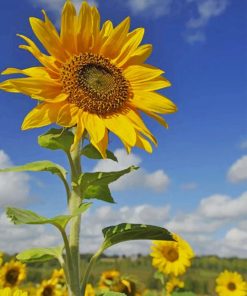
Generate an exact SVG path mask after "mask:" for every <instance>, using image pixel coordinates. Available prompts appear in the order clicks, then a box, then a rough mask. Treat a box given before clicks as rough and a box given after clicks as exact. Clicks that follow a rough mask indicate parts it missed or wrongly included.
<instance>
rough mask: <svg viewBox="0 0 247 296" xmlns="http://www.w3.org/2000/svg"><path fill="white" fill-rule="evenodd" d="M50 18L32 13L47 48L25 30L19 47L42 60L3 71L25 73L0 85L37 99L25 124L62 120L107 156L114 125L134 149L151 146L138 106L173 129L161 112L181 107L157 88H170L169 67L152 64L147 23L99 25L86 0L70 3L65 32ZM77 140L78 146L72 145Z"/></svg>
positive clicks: (94, 10)
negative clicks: (35, 64)
mask: <svg viewBox="0 0 247 296" xmlns="http://www.w3.org/2000/svg"><path fill="white" fill-rule="evenodd" d="M43 14H44V21H43V20H40V19H38V18H34V17H31V18H30V24H31V27H32V30H33V32H34V34H35V35H36V37H37V38H38V40H39V41H40V43H41V44H42V45H43V46H44V48H45V49H46V51H47V53H42V52H41V51H40V50H39V48H38V47H37V46H36V44H35V43H34V42H33V41H32V40H31V39H29V38H28V37H26V36H23V35H19V37H21V38H22V39H23V40H24V41H25V42H26V43H27V44H25V45H20V48H22V49H25V50H27V51H28V52H30V53H31V54H32V55H33V56H34V57H35V58H36V59H37V60H38V61H39V62H40V66H38V67H31V68H27V69H23V70H20V69H16V68H8V69H6V70H5V71H4V72H3V73H2V74H23V75H25V76H26V77H23V78H16V79H9V80H6V81H4V82H2V83H0V89H2V90H5V91H8V92H14V93H23V94H25V95H28V96H30V97H31V98H32V99H35V100H38V102H39V104H38V105H37V106H36V107H35V108H34V109H33V110H32V111H31V112H30V113H29V114H28V115H27V116H26V118H25V119H24V122H23V124H22V129H23V130H26V129H31V128H38V127H42V126H46V125H49V124H52V123H56V124H58V125H60V126H63V127H68V128H69V127H74V126H77V129H76V134H75V140H74V145H75V144H76V143H78V142H79V141H80V139H81V137H82V135H83V133H84V132H85V131H86V132H87V133H88V135H89V137H90V141H91V143H92V144H93V145H94V146H95V147H96V148H97V149H98V150H99V152H100V153H101V154H102V156H103V157H105V150H106V148H107V146H108V133H109V131H110V132H112V133H114V134H115V135H116V136H118V137H119V138H120V139H121V141H122V142H123V144H124V146H125V147H126V149H127V150H128V151H130V150H131V148H132V147H134V146H138V147H140V148H142V149H144V150H146V151H148V152H152V146H151V145H150V142H149V141H148V140H150V141H151V142H153V143H154V144H157V141H156V139H155V138H154V136H153V135H152V133H151V132H150V131H149V129H148V128H147V127H146V125H145V124H144V122H143V120H142V118H141V116H140V114H139V111H142V112H144V113H146V114H147V115H148V116H150V117H152V118H154V119H155V120H157V121H158V122H159V123H160V124H162V125H164V126H165V127H167V123H166V122H165V120H164V119H163V118H162V117H161V116H160V115H159V114H168V113H174V112H175V111H176V106H175V105H174V103H172V102H171V101H170V100H169V99H168V98H166V97H164V96H163V95H161V94H159V93H157V92H156V91H157V90H159V89H162V88H165V87H168V86H170V82H169V81H168V80H167V79H166V78H164V77H163V76H162V74H163V73H164V71H162V70H160V69H158V68H155V67H153V66H150V65H149V64H146V63H145V61H146V59H147V58H148V57H149V55H150V54H151V52H152V46H151V45H150V44H144V45H140V44H141V42H142V39H143V36H144V29H143V28H137V29H135V30H133V31H129V29H130V18H129V17H127V18H126V19H124V20H123V21H122V22H121V23H120V24H119V25H117V26H116V27H115V28H114V27H113V24H112V22H111V21H109V20H108V21H106V22H105V23H103V25H102V26H101V25H100V14H99V12H98V10H97V8H96V7H91V6H90V5H89V4H87V2H82V5H81V9H80V11H79V14H78V15H77V14H76V10H75V7H74V5H73V3H72V2H71V1H70V0H67V1H66V2H65V5H64V8H63V11H62V16H61V30H60V32H57V30H56V28H55V26H54V25H53V24H52V22H51V21H50V20H49V18H48V16H47V15H46V13H45V11H43ZM74 145H73V147H74Z"/></svg>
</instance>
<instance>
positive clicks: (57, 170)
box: [0, 160, 67, 179]
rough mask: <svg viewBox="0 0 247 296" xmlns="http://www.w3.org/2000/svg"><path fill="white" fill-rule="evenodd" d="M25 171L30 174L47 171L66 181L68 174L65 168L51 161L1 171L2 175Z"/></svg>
mask: <svg viewBox="0 0 247 296" xmlns="http://www.w3.org/2000/svg"><path fill="white" fill-rule="evenodd" d="M23 171H30V172H42V171H47V172H50V173H52V174H55V175H58V176H59V177H62V178H64V179H66V173H67V172H66V170H65V169H64V168H63V167H61V166H60V165H58V164H56V163H53V162H51V161H49V160H43V161H36V162H30V163H27V164H24V165H21V166H15V167H12V168H6V169H1V170H0V172H1V173H5V172H23Z"/></svg>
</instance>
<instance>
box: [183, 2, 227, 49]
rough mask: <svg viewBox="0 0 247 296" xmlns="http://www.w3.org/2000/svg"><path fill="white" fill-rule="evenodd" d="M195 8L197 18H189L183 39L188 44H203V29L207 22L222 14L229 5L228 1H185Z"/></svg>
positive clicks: (204, 37) (204, 38)
mask: <svg viewBox="0 0 247 296" xmlns="http://www.w3.org/2000/svg"><path fill="white" fill-rule="evenodd" d="M187 3H189V4H193V5H195V7H196V11H197V16H193V17H191V18H190V19H189V20H188V21H187V23H186V27H187V32H186V34H185V39H186V41H187V42H189V43H191V44H192V43H196V42H204V41H205V40H206V35H205V27H206V25H207V24H208V22H209V21H210V20H211V19H212V18H215V17H217V16H219V15H221V14H223V13H224V12H225V10H226V8H227V6H228V4H229V1H228V0H187Z"/></svg>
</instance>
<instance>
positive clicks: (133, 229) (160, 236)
mask: <svg viewBox="0 0 247 296" xmlns="http://www.w3.org/2000/svg"><path fill="white" fill-rule="evenodd" d="M103 235H104V243H103V246H102V250H105V249H107V248H109V247H111V246H113V245H116V244H118V243H121V242H125V241H130V240H146V239H147V240H167V241H173V240H174V239H173V238H172V234H171V233H170V232H169V231H168V230H166V229H165V228H162V227H159V226H153V225H146V224H130V223H122V224H118V225H116V226H109V227H106V228H104V229H103Z"/></svg>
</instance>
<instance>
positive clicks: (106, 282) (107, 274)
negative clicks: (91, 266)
mask: <svg viewBox="0 0 247 296" xmlns="http://www.w3.org/2000/svg"><path fill="white" fill-rule="evenodd" d="M119 279H120V272H119V271H117V270H107V271H104V272H102V274H101V276H100V280H99V288H100V289H105V288H109V287H110V286H111V285H112V284H113V283H114V282H117V281H119Z"/></svg>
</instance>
